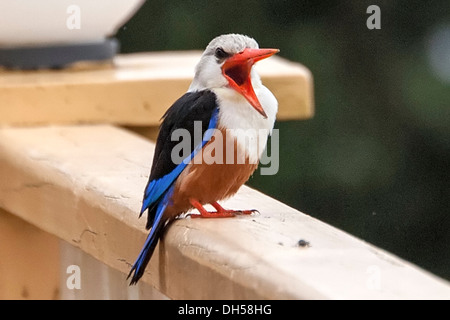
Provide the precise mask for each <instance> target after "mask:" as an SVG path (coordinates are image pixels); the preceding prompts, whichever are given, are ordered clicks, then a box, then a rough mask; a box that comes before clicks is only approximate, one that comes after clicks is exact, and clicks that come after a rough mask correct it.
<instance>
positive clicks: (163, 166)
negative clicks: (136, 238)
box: [141, 90, 218, 228]
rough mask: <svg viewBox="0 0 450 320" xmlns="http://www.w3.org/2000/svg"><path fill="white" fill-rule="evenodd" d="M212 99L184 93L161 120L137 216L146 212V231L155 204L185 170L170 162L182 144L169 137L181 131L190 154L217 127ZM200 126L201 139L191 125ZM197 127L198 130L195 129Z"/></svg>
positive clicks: (208, 93) (204, 93)
mask: <svg viewBox="0 0 450 320" xmlns="http://www.w3.org/2000/svg"><path fill="white" fill-rule="evenodd" d="M217 111H218V107H217V101H216V95H215V94H214V93H213V92H212V91H210V90H203V91H196V92H188V93H186V94H184V95H183V96H182V97H181V98H180V99H178V100H177V101H176V102H175V103H174V104H173V105H172V106H171V107H170V108H169V109H168V110H167V111H166V113H165V114H164V116H163V117H162V119H163V122H162V124H161V127H160V131H159V135H158V139H157V140H156V147H155V153H154V156H153V164H152V168H151V171H150V177H149V181H148V183H147V186H146V188H145V193H144V199H143V203H142V210H141V214H142V213H143V212H144V211H145V210H146V209H148V218H147V228H150V227H151V226H152V224H153V221H154V218H155V212H156V207H157V204H158V203H159V201H160V199H161V198H162V196H163V195H164V193H165V192H166V191H167V190H168V189H169V187H170V186H171V185H172V183H173V182H174V181H175V180H176V178H177V177H178V175H179V174H180V173H181V171H182V170H183V169H184V167H185V166H186V165H185V164H184V166H183V163H181V164H180V163H174V161H172V150H173V148H174V147H175V146H176V145H177V144H179V143H181V142H182V141H172V134H173V132H174V131H175V130H177V129H185V130H187V132H189V134H190V142H191V143H190V151H189V154H191V153H192V152H193V151H194V150H195V148H196V147H197V146H199V145H200V144H201V143H202V140H204V134H205V132H206V131H207V130H208V129H211V126H212V127H213V128H215V127H216V125H217V120H216V121H215V122H214V121H213V120H214V118H217ZM196 121H200V122H201V130H202V132H201V135H198V134H197V136H198V137H196V135H195V134H194V128H195V122H196ZM197 127H200V126H199V125H197Z"/></svg>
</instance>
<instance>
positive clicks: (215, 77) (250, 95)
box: [189, 34, 279, 118]
mask: <svg viewBox="0 0 450 320" xmlns="http://www.w3.org/2000/svg"><path fill="white" fill-rule="evenodd" d="M278 52H279V50H278V49H259V46H258V43H257V42H256V41H255V40H254V39H252V38H250V37H247V36H244V35H240V34H226V35H221V36H219V37H216V38H214V39H213V40H212V41H211V42H210V43H209V44H208V46H207V47H206V49H205V51H204V52H203V55H202V57H201V59H200V62H199V63H198V65H197V67H196V72H195V77H194V80H193V81H192V84H191V87H190V88H189V91H195V90H204V89H215V88H224V87H228V88H232V89H234V90H235V91H236V92H238V93H239V94H241V95H242V96H243V97H244V98H245V99H247V101H248V102H249V103H250V105H252V106H253V108H255V109H256V110H257V111H258V112H259V113H260V114H261V115H262V116H263V117H264V118H267V115H266V113H265V111H264V109H263V108H262V106H261V103H260V101H259V100H258V97H257V96H256V94H255V91H254V89H253V83H257V82H258V83H259V82H260V80H259V76H258V75H257V74H256V72H255V71H254V70H253V68H252V67H253V65H254V64H255V63H256V62H258V61H260V60H262V59H265V58H268V57H270V56H272V55H274V54H276V53H278Z"/></svg>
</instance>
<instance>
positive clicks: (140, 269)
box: [127, 186, 173, 285]
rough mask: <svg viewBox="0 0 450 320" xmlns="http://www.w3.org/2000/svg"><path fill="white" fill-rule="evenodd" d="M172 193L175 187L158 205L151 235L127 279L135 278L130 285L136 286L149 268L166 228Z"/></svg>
mask: <svg viewBox="0 0 450 320" xmlns="http://www.w3.org/2000/svg"><path fill="white" fill-rule="evenodd" d="M172 192H173V186H172V187H171V188H170V189H169V190H168V192H167V193H166V195H165V197H164V199H163V200H162V201H161V202H160V203H159V205H158V208H157V210H156V217H155V221H154V223H153V227H152V230H151V231H150V234H149V235H148V237H147V240H145V244H144V247H143V248H142V250H141V252H140V253H139V256H138V258H137V259H136V262H135V263H134V265H133V267H132V268H131V270H130V273H129V274H128V277H127V279H128V278H129V277H130V276H131V275H132V274H133V276H132V277H131V281H130V285H132V284H136V283H137V282H138V281H139V279H140V278H141V277H142V276H143V274H144V271H145V268H146V267H147V264H148V263H149V261H150V258H151V256H152V254H153V251H154V250H155V247H156V245H157V243H158V240H159V238H160V236H161V232H162V230H163V227H164V226H165V224H166V221H167V219H164V218H163V217H164V211H165V210H166V208H167V205H168V202H169V198H170V196H171V195H172ZM133 272H134V273H133Z"/></svg>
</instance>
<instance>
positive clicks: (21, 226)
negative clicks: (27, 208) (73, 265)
mask: <svg viewBox="0 0 450 320" xmlns="http://www.w3.org/2000/svg"><path fill="white" fill-rule="evenodd" d="M58 242H59V240H58V238H56V237H55V236H53V235H50V234H48V233H46V232H44V231H42V230H40V229H38V228H36V227H35V226H33V225H31V224H29V223H27V222H25V221H23V220H22V219H20V218H18V217H17V216H14V215H12V214H10V213H8V212H6V211H4V210H2V209H1V208H0V299H1V300H4V299H14V300H17V299H33V300H34V299H39V300H49V299H58V298H59V274H58V264H59V250H58Z"/></svg>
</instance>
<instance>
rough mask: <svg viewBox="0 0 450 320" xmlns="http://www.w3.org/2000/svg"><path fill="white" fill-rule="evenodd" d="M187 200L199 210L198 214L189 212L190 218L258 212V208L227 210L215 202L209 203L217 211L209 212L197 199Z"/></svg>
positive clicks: (220, 216)
mask: <svg viewBox="0 0 450 320" xmlns="http://www.w3.org/2000/svg"><path fill="white" fill-rule="evenodd" d="M189 202H190V203H191V205H192V206H193V207H194V208H196V209H197V210H198V211H199V212H200V214H191V217H192V218H229V217H234V216H236V214H252V213H254V212H258V210H227V209H224V208H223V207H222V206H221V205H220V204H218V203H217V202H213V203H211V205H212V206H213V207H214V208H215V209H216V210H217V211H213V212H209V211H207V210H206V209H205V208H204V207H203V205H202V204H201V203H200V202H198V201H197V200H195V199H189Z"/></svg>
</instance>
